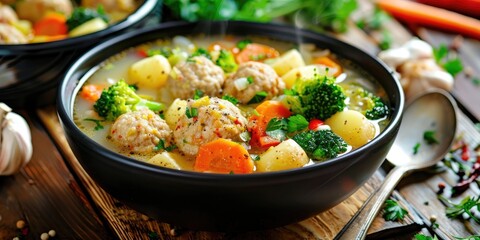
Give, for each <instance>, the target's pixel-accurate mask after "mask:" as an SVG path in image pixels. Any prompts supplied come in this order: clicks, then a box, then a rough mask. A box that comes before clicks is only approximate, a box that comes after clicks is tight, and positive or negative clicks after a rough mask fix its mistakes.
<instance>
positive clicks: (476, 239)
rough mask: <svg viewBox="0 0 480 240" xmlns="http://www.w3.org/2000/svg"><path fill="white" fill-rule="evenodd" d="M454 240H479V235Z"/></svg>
mask: <svg viewBox="0 0 480 240" xmlns="http://www.w3.org/2000/svg"><path fill="white" fill-rule="evenodd" d="M454 238H455V239H456V240H480V235H473V236H468V237H454Z"/></svg>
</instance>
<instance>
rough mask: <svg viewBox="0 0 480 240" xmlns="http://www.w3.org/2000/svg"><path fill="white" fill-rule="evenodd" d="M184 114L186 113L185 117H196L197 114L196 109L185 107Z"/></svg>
mask: <svg viewBox="0 0 480 240" xmlns="http://www.w3.org/2000/svg"><path fill="white" fill-rule="evenodd" d="M185 115H187V118H193V117H197V116H198V109H197V108H189V107H187V108H186V109H185Z"/></svg>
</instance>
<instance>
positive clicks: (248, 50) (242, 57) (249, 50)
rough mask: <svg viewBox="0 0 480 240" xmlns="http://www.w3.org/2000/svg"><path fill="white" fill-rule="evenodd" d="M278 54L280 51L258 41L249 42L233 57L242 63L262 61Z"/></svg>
mask: <svg viewBox="0 0 480 240" xmlns="http://www.w3.org/2000/svg"><path fill="white" fill-rule="evenodd" d="M279 55H280V53H279V52H278V51H277V50H276V49H275V48H272V47H270V46H267V45H263V44H259V43H250V44H248V45H246V46H245V48H244V49H243V50H242V51H240V52H239V53H238V54H237V56H235V59H236V60H237V62H238V63H244V62H248V61H263V60H265V59H268V58H276V57H278V56H279Z"/></svg>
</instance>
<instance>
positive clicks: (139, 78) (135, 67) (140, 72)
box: [128, 55, 172, 88]
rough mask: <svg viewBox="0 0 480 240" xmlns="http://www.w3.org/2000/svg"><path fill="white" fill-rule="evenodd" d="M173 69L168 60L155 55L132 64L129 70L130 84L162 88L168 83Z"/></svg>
mask: <svg viewBox="0 0 480 240" xmlns="http://www.w3.org/2000/svg"><path fill="white" fill-rule="evenodd" d="M171 70H172V67H171V66H170V63H169V62H168V60H167V58H165V57H164V56H162V55H154V56H151V57H147V58H144V59H141V60H140V61H138V62H135V63H134V64H132V65H131V66H130V68H129V70H128V83H129V84H136V85H138V86H139V87H145V88H160V87H163V86H164V85H165V84H166V83H167V78H168V75H169V74H170V71H171Z"/></svg>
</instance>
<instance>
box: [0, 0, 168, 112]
mask: <svg viewBox="0 0 480 240" xmlns="http://www.w3.org/2000/svg"><path fill="white" fill-rule="evenodd" d="M160 7H161V1H159V0H145V1H144V2H143V3H142V4H141V5H140V6H139V7H138V8H137V9H136V10H135V11H134V12H132V13H131V14H130V15H129V16H128V17H126V18H125V19H124V20H122V21H119V22H117V23H115V24H112V25H110V26H109V27H108V28H106V29H104V30H101V31H98V32H94V33H91V34H87V35H83V36H79V37H74V38H67V39H65V40H60V41H53V42H43V43H29V44H3V45H2V44H0V102H5V103H7V104H8V105H10V106H11V107H29V106H42V105H46V104H51V103H54V101H55V99H56V98H55V96H56V93H57V86H58V84H59V81H60V79H61V78H62V77H63V75H64V73H65V71H66V70H67V69H68V67H69V66H70V65H71V64H72V63H73V62H74V60H75V59H76V58H77V57H79V56H80V55H81V54H83V53H85V52H86V51H87V50H88V49H89V48H90V47H92V46H93V45H95V44H98V43H101V42H103V41H105V40H106V39H108V38H109V37H112V36H114V35H116V34H119V33H121V32H123V31H126V30H127V29H130V28H133V27H136V26H139V25H141V24H142V23H143V21H144V20H145V19H146V18H147V16H149V14H152V12H154V10H155V9H157V8H160ZM12 79H13V80H14V82H12V83H11V84H8V85H6V84H5V82H6V81H7V80H8V81H10V80H12Z"/></svg>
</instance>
